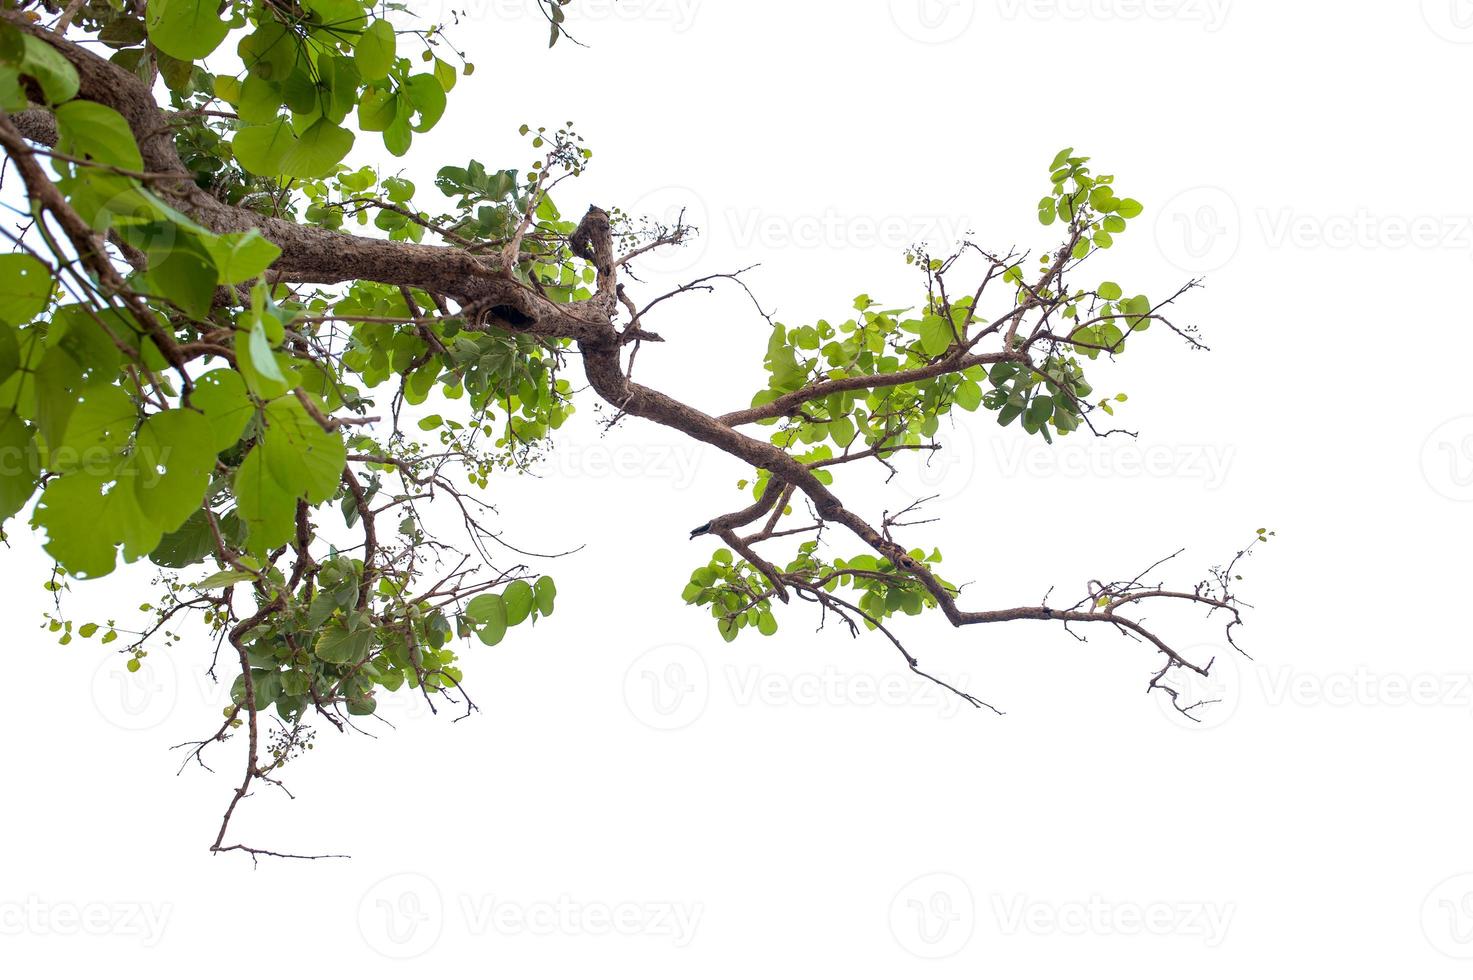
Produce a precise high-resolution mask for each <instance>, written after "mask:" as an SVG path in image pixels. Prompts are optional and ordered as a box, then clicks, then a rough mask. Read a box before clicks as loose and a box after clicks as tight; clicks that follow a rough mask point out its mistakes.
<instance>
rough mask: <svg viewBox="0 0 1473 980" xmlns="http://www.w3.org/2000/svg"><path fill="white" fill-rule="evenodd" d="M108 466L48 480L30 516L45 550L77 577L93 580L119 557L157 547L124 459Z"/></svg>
mask: <svg viewBox="0 0 1473 980" xmlns="http://www.w3.org/2000/svg"><path fill="white" fill-rule="evenodd" d="M117 462H118V464H120V465H115V466H114V467H113V468H112V469H108V468H106V467H89V468H88V469H85V470H80V471H78V472H76V473H71V474H68V475H66V476H62V477H57V478H56V479H53V480H51V481H50V482H49V483H47V484H46V489H45V491H43V492H42V494H41V499H40V500H39V501H37V503H36V512H35V516H34V520H35V522H36V524H37V525H38V526H40V527H43V528H45V529H46V534H47V541H46V551H47V553H48V554H49V555H51V557H52V558H55V559H56V561H57V563H58V564H60V565H61V566H62V567H63V568H65V569H66V570H67V571H68V572H69V573H71V574H72V575H73V576H75V577H77V578H96V577H98V576H102V575H106V574H108V573H109V572H111V571H112V570H113V568H114V566H115V565H116V563H117V546H118V545H119V544H121V545H123V557H124V559H125V560H127V561H135V560H137V559H138V558H141V557H143V556H144V555H146V554H148V553H149V552H150V551H152V550H153V549H154V547H155V546H157V545H158V543H159V539H160V538H161V537H162V532H160V531H159V529H158V527H157V526H156V525H155V524H153V523H152V522H150V521H149V520H148V518H146V517H144V515H143V512H142V511H140V510H139V509H138V503H137V500H136V498H135V497H134V494H133V488H132V486H131V483H132V480H133V477H132V474H131V473H129V472H128V469H127V466H128V464H127V463H126V461H123V460H118V461H117Z"/></svg>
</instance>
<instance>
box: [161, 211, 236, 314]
mask: <svg viewBox="0 0 1473 980" xmlns="http://www.w3.org/2000/svg"><path fill="white" fill-rule="evenodd" d="M171 237H172V238H173V240H172V241H165V242H164V243H162V244H160V245H159V246H158V247H155V248H150V249H149V250H148V259H149V265H148V279H149V281H150V282H151V283H152V284H153V286H154V288H155V289H156V290H157V291H158V292H160V293H162V294H163V295H164V296H166V297H168V298H169V299H170V300H172V301H173V302H174V304H175V305H177V306H178V307H179V308H180V309H182V310H184V311H185V312H186V313H188V314H190V315H191V316H197V317H202V316H204V315H205V314H207V313H208V312H209V311H210V306H211V304H212V303H214V301H215V286H216V285H218V283H219V272H218V271H217V270H216V269H215V263H214V260H213V259H211V257H210V253H209V251H207V250H206V248H205V243H204V239H205V236H199V235H194V234H190V233H187V232H181V233H179V234H177V235H176V236H171Z"/></svg>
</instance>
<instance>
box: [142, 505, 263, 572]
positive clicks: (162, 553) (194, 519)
mask: <svg viewBox="0 0 1473 980" xmlns="http://www.w3.org/2000/svg"><path fill="white" fill-rule="evenodd" d="M215 523H216V524H218V525H219V527H220V535H221V537H223V538H224V539H225V543H226V544H228V545H230V546H231V547H233V548H238V547H239V546H240V544H241V541H242V539H243V538H244V537H245V529H244V528H243V527H241V523H240V518H238V517H236V516H235V514H234V513H233V512H232V513H229V514H225V515H223V516H221V517H217V518H216V521H215ZM214 554H215V533H214V531H212V530H211V529H210V521H209V518H208V517H206V516H205V512H204V510H203V509H201V510H197V511H195V512H194V513H193V514H191V515H190V516H189V517H188V518H186V519H185V521H184V523H183V524H181V525H179V527H177V528H176V529H174V530H173V531H168V532H165V534H164V536H163V537H162V538H161V539H159V543H158V545H157V547H155V548H154V549H153V550H152V551H150V552H149V553H148V560H149V561H151V562H153V563H154V564H155V565H162V566H163V567H165V568H187V567H189V566H190V565H194V564H197V563H199V562H202V561H204V560H205V559H206V558H209V557H211V556H213V555H214Z"/></svg>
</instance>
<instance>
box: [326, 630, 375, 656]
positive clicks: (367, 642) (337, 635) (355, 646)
mask: <svg viewBox="0 0 1473 980" xmlns="http://www.w3.org/2000/svg"><path fill="white" fill-rule="evenodd" d="M373 638H374V636H373V630H372V629H356V630H349V629H347V628H346V627H344V626H340V625H338V624H337V623H333V624H332V625H330V626H327V627H326V628H324V629H323V630H322V632H321V633H319V634H318V636H317V647H316V649H315V653H316V654H317V659H318V660H324V661H326V662H327V663H330V664H356V663H361V662H362V661H364V660H366V659H367V658H368V654H369V651H371V650H372V649H373Z"/></svg>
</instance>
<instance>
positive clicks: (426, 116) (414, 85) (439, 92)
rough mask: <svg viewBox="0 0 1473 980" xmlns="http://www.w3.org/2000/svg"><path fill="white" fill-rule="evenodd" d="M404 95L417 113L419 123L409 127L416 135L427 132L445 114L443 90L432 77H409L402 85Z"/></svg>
mask: <svg viewBox="0 0 1473 980" xmlns="http://www.w3.org/2000/svg"><path fill="white" fill-rule="evenodd" d="M404 94H405V96H406V97H407V98H408V99H409V104H410V105H411V106H413V107H414V111H415V112H418V113H419V122H417V123H414V124H413V125H411V127H410V128H411V129H413V130H414V131H415V132H416V133H423V132H426V131H428V130H429V129H430V128H432V127H433V126H434V125H435V123H437V122H439V121H440V117H441V116H443V115H444V114H445V90H444V89H443V88H441V87H440V82H439V80H438V79H436V78H435V76H434V75H411V76H410V78H409V80H408V81H407V82H405V83H404Z"/></svg>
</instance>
